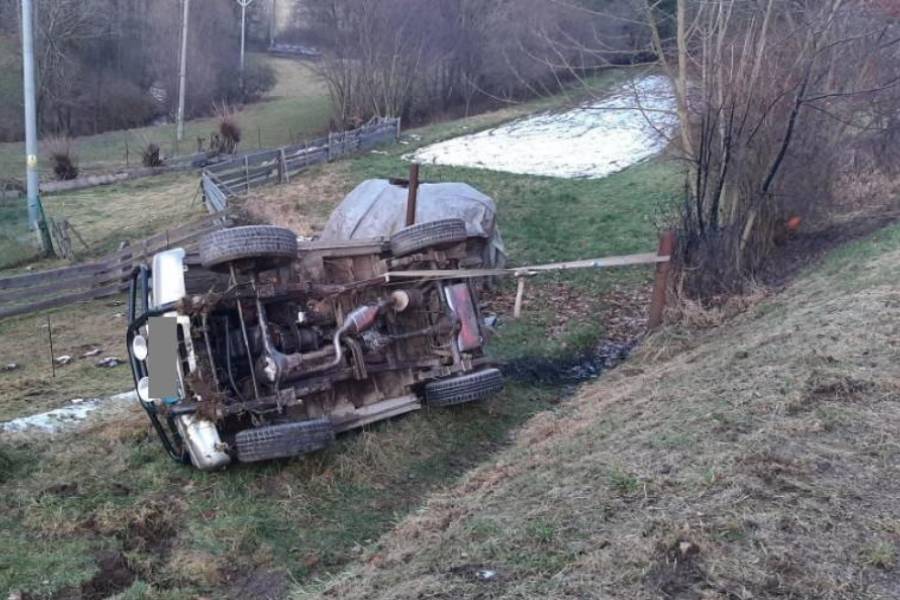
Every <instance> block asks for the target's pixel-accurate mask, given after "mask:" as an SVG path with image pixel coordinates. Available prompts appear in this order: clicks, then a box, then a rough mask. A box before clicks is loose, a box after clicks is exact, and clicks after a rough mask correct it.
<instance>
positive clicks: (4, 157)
mask: <svg viewBox="0 0 900 600" xmlns="http://www.w3.org/2000/svg"><path fill="white" fill-rule="evenodd" d="M0 49H2V48H0ZM264 60H266V61H268V62H270V64H272V66H273V67H274V68H275V71H276V75H277V77H278V83H277V85H276V86H275V88H274V89H272V90H271V91H270V92H269V93H268V94H267V95H266V97H265V98H263V99H262V100H260V101H259V102H256V103H253V104H249V105H247V106H246V107H245V108H244V109H243V110H242V111H241V112H240V113H239V115H240V116H239V120H240V123H241V126H242V128H243V133H244V141H243V144H242V147H244V148H255V147H256V146H257V145H258V143H259V139H258V137H259V138H261V140H262V145H263V147H266V148H269V147H274V146H283V145H286V144H288V143H291V141H292V140H296V139H303V138H307V137H311V136H314V135H316V134H319V133H321V132H322V131H325V130H327V128H328V119H329V117H330V116H331V108H330V104H329V98H328V91H327V89H326V88H325V86H324V84H323V82H322V80H321V79H320V78H319V77H318V76H317V75H316V74H315V73H314V72H313V71H312V68H311V67H310V66H309V64H308V63H305V62H302V61H297V60H293V59H288V58H276V57H269V56H266V57H265V58H264ZM2 81H3V79H0V83H2ZM257 129H259V136H257ZM215 130H216V119H215V118H202V119H194V120H191V121H188V122H186V123H185V129H184V141H183V142H182V145H181V149H180V150H181V154H186V153H189V152H193V151H195V150H196V139H197V138H198V137H206V138H208V137H209V134H210V132H213V131H215ZM292 136H293V137H292ZM126 141H127V144H128V149H129V153H130V161H131V163H132V164H135V161H136V162H137V163H138V164H139V163H140V149H141V147H142V146H143V145H144V144H145V143H146V142H150V141H152V142H156V143H157V144H159V145H160V147H161V148H162V149H163V152H164V153H166V154H172V153H174V151H175V125H174V124H166V125H158V126H151V127H141V128H138V129H129V130H124V131H108V132H106V133H101V134H98V135H92V136H84V137H79V138H76V139H75V140H74V145H73V152H74V154H75V155H76V157H77V159H78V162H79V164H80V165H81V166H82V168H84V169H87V170H97V169H103V168H116V167H120V166H124V164H125V145H126ZM23 148H24V145H23V143H21V142H14V143H4V144H0V177H2V176H8V177H17V178H21V177H22V174H21V171H22V170H23V166H22V162H23V158H22V156H23V153H24V150H23Z"/></svg>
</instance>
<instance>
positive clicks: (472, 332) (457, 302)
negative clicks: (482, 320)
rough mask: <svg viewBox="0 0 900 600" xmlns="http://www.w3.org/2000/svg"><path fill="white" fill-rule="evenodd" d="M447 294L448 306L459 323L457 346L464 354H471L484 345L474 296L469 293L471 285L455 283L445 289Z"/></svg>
mask: <svg viewBox="0 0 900 600" xmlns="http://www.w3.org/2000/svg"><path fill="white" fill-rule="evenodd" d="M444 293H445V294H447V304H448V306H449V307H450V310H452V311H453V314H454V315H455V316H456V318H457V320H458V322H459V333H458V334H457V336H456V345H457V347H458V348H459V350H460V351H462V352H469V351H470V350H474V349H476V348H480V347H481V344H482V339H481V333H480V331H481V330H480V327H479V323H478V319H477V317H476V315H475V307H474V306H473V303H472V296H471V295H470V293H469V285H468V284H467V283H465V282H463V283H455V284H453V285H448V286H445V287H444Z"/></svg>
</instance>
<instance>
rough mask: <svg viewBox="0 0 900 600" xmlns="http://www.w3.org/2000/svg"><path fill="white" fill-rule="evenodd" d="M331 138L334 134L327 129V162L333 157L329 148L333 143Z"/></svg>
mask: <svg viewBox="0 0 900 600" xmlns="http://www.w3.org/2000/svg"><path fill="white" fill-rule="evenodd" d="M333 139H334V135H333V134H332V133H331V132H330V131H329V132H328V162H331V161H332V160H333V158H334V156H333V154H332V152H333V150H332V149H331V146H332V144H333Z"/></svg>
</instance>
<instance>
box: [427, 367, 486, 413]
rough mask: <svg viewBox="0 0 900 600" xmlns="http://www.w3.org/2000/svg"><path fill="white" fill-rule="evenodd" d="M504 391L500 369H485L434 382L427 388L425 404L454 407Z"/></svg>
mask: <svg viewBox="0 0 900 600" xmlns="http://www.w3.org/2000/svg"><path fill="white" fill-rule="evenodd" d="M502 389H503V374H502V373H501V372H500V371H499V370H498V369H484V370H482V371H475V372H474V373H466V374H465V375H458V376H456V377H451V378H449V379H439V380H437V381H432V382H431V383H429V384H427V385H426V386H425V403H426V404H428V405H429V406H452V405H454V404H463V403H465V402H474V401H475V400H482V399H484V398H487V397H488V396H491V395H493V394H496V393H497V392H499V391H500V390H502Z"/></svg>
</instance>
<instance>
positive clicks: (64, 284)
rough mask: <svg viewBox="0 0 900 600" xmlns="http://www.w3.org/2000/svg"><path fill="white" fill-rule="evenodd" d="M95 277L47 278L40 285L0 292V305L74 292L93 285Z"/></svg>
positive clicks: (91, 275) (90, 275) (89, 275)
mask: <svg viewBox="0 0 900 600" xmlns="http://www.w3.org/2000/svg"><path fill="white" fill-rule="evenodd" d="M94 281H95V276H94V275H93V274H91V273H88V274H86V275H82V276H81V277H79V278H77V279H65V280H62V281H59V280H56V279H54V278H52V277H51V278H48V279H47V280H45V282H44V283H42V284H40V285H34V286H31V287H27V288H19V289H13V290H4V291H0V305H3V304H13V303H16V302H21V301H23V300H32V299H33V300H37V299H41V298H48V297H53V296H57V295H59V294H62V293H66V292H74V291H76V290H81V289H84V288H90V287H92V286H93V285H94Z"/></svg>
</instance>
